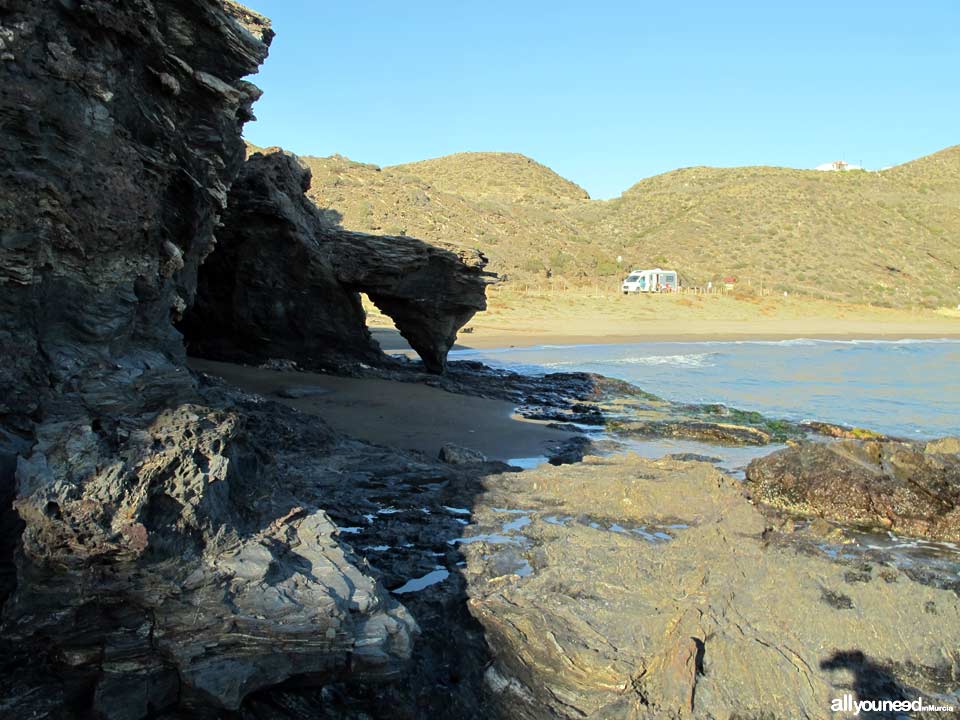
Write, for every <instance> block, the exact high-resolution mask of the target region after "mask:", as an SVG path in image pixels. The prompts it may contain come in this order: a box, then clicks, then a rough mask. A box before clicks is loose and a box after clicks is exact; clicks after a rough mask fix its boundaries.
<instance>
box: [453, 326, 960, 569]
mask: <svg viewBox="0 0 960 720" xmlns="http://www.w3.org/2000/svg"><path fill="white" fill-rule="evenodd" d="M450 357H451V359H463V360H467V359H469V360H480V361H482V362H484V363H486V364H487V365H490V366H492V367H498V368H504V369H510V370H515V371H517V372H523V373H533V374H546V373H551V372H575V371H585V372H595V373H599V374H602V375H606V376H608V377H615V378H619V379H621V380H627V381H629V382H631V383H633V384H634V385H637V386H638V387H640V388H641V389H643V390H646V391H648V392H651V393H653V394H655V395H658V396H660V397H662V398H664V399H667V400H673V401H677V402H683V403H722V404H724V405H727V406H729V407H733V408H739V409H742V410H754V411H757V412H760V413H763V414H764V415H766V416H768V417H770V418H782V419H787V420H794V421H803V420H819V421H825V422H831V423H837V424H841V425H848V426H852V427H860V428H867V429H870V430H874V431H876V432H881V433H884V434H888V435H893V436H897V437H903V438H907V439H914V440H924V439H930V438H936V437H944V436H960V340H953V339H949V340H948V339H943V340H813V339H809V340H808V339H798V340H782V341H754V340H750V341H716V342H647V343H634V344H624V345H541V346H538V347H524V348H519V347H517V348H500V349H494V350H473V349H468V350H459V351H456V352H452V353H450ZM593 434H594V437H595V438H596V439H600V440H606V441H607V442H610V441H611V440H613V441H614V444H615V445H616V448H617V449H615V450H614V452H620V451H624V450H627V451H633V452H636V453H638V454H640V455H642V456H644V457H650V458H660V457H663V456H665V455H673V454H678V453H679V454H691V453H692V454H695V455H698V456H701V457H703V458H704V459H707V458H709V459H711V460H712V461H713V462H715V463H716V464H717V465H718V466H719V467H721V468H722V469H723V470H724V471H726V472H728V473H729V474H731V475H732V476H734V477H738V478H740V479H743V478H744V477H745V471H746V467H747V465H748V464H749V463H750V462H751V460H753V459H755V458H758V457H762V456H764V455H767V454H769V453H770V452H773V451H775V450H776V449H778V447H779V446H770V445H768V446H764V447H750V446H746V447H721V446H717V445H713V444H708V443H703V442H695V441H688V440H679V439H672V438H659V439H652V440H635V439H629V438H611V436H609V435H608V434H607V433H606V432H605V431H602V430H597V431H595V432H594V433H593ZM545 460H546V458H543V457H538V458H517V459H516V460H511V461H510V462H511V464H514V465H517V466H518V467H521V468H527V467H536V466H537V465H539V464H541V463H543V462H544V461H545ZM848 531H849V532H848V536H849V537H850V538H852V540H851V541H850V542H847V543H845V544H839V545H830V544H829V543H826V542H825V543H823V544H822V545H820V546H819V548H820V550H821V551H822V552H824V553H826V554H828V555H830V556H831V557H836V558H842V559H844V560H848V561H870V562H874V561H877V562H882V563H888V564H893V565H896V566H898V567H902V568H905V569H911V571H914V570H915V571H917V572H920V573H921V574H923V575H925V576H927V577H929V578H935V582H936V583H937V584H942V586H945V587H958V585H957V583H958V582H960V545H958V544H957V543H952V542H934V541H927V540H922V539H917V538H904V537H899V536H897V535H895V534H893V533H891V532H887V533H870V532H860V531H855V530H852V529H848Z"/></svg>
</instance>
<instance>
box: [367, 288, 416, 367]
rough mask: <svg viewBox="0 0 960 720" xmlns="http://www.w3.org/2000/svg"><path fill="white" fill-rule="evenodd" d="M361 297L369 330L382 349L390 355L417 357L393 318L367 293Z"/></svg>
mask: <svg viewBox="0 0 960 720" xmlns="http://www.w3.org/2000/svg"><path fill="white" fill-rule="evenodd" d="M359 295H360V303H361V305H363V312H364V315H365V321H366V325H367V330H368V331H369V332H370V335H371V336H372V337H373V339H374V340H376V341H377V343H378V344H379V345H380V349H381V350H383V352H385V353H386V354H388V355H395V354H403V355H408V356H410V357H414V358H415V357H417V355H416V353H415V352H413V350H412V349H411V348H410V343H408V342H407V341H406V340H405V339H404V337H403V336H402V335H401V334H400V329H399V328H398V327H397V324H396V323H395V322H394V321H393V318H391V317H390V316H389V315H387V314H386V313H384V312H383V311H382V310H381V309H380V308H378V307H377V304H376V303H375V302H374V301H373V300H372V299H371V298H370V296H369V295H367V293H365V292H361V293H359Z"/></svg>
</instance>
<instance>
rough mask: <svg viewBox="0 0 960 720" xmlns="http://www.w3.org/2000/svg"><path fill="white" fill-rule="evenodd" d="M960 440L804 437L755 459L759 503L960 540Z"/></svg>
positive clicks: (753, 480) (751, 478)
mask: <svg viewBox="0 0 960 720" xmlns="http://www.w3.org/2000/svg"><path fill="white" fill-rule="evenodd" d="M958 450H960V441H958V440H957V439H950V438H948V439H943V440H937V441H933V442H929V443H905V442H897V441H893V440H867V441H860V440H840V441H837V442H833V443H829V444H824V443H815V442H803V443H799V444H797V445H796V446H794V447H789V448H786V449H784V450H781V451H779V452H776V453H773V454H771V455H768V456H767V457H764V458H761V459H759V460H754V461H753V462H752V463H750V466H749V467H748V468H747V482H748V483H749V485H750V488H751V492H752V493H753V495H754V497H755V498H756V499H757V500H760V501H761V502H764V503H767V504H770V505H773V506H776V507H780V508H784V509H786V510H790V511H793V512H798V513H801V514H813V515H818V516H820V517H823V518H826V519H828V520H835V521H838V522H844V523H851V524H854V525H859V526H864V527H868V528H879V529H883V530H892V531H893V532H896V533H899V534H903V535H910V536H914V537H924V538H929V539H933V540H952V541H957V540H960V454H958Z"/></svg>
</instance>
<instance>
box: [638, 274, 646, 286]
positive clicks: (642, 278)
mask: <svg viewBox="0 0 960 720" xmlns="http://www.w3.org/2000/svg"><path fill="white" fill-rule="evenodd" d="M646 286H647V277H646V275H644V276H643V277H641V278H640V287H646Z"/></svg>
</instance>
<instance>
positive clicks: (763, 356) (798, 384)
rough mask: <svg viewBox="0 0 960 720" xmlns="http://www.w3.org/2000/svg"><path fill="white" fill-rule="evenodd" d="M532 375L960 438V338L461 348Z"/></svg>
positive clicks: (912, 434) (462, 354)
mask: <svg viewBox="0 0 960 720" xmlns="http://www.w3.org/2000/svg"><path fill="white" fill-rule="evenodd" d="M450 359H451V360H459V359H463V360H467V359H469V360H480V361H482V362H484V363H486V364H488V365H490V366H493V367H499V368H508V369H512V370H516V371H518V372H524V373H537V374H544V373H551V372H574V371H587V372H595V373H600V374H602V375H607V376H608V377H614V378H619V379H621V380H627V381H629V382H631V383H633V384H634V385H637V386H639V387H640V388H642V389H643V390H646V391H647V392H651V393H653V394H655V395H658V396H660V397H662V398H664V399H667V400H674V401H678V402H686V403H722V404H724V405H728V406H730V407H735V408H739V409H742V410H755V411H757V412H760V413H763V414H764V415H766V416H768V417H771V418H782V419H787V420H795V421H803V420H819V421H824V422H831V423H838V424H841V425H849V426H853V427H861V428H867V429H870V430H874V431H876V432H880V433H884V434H888V435H894V436H898V437H904V438H910V439H927V438H935V437H943V436H948V435H954V436H960V340H955V339H942V340H936V339H932V340H813V339H795V340H780V341H762V340H744V341H715V342H714V341H708V342H645V343H631V344H622V345H540V346H536V347H523V348H520V347H516V348H500V349H492V350H474V349H468V350H458V351H454V352H451V353H450Z"/></svg>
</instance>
